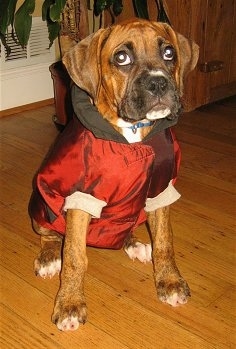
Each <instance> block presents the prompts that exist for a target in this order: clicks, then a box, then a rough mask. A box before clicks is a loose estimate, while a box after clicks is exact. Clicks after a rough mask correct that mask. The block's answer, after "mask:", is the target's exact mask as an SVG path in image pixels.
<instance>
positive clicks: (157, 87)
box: [146, 76, 168, 96]
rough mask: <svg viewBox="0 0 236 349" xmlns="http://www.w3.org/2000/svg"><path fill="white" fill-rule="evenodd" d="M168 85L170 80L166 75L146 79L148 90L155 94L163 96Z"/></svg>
mask: <svg viewBox="0 0 236 349" xmlns="http://www.w3.org/2000/svg"><path fill="white" fill-rule="evenodd" d="M167 87H168V81H167V79H166V78H165V77H164V76H149V77H148V79H147V80H146V90H147V91H148V92H149V93H150V94H152V95H153V96H163V95H164V94H165V93H166V90H167Z"/></svg>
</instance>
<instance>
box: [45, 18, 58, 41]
mask: <svg viewBox="0 0 236 349" xmlns="http://www.w3.org/2000/svg"><path fill="white" fill-rule="evenodd" d="M47 26H48V38H49V41H50V44H49V47H51V46H52V44H53V41H54V40H55V39H56V38H57V37H58V35H59V32H60V23H58V22H52V21H47Z"/></svg>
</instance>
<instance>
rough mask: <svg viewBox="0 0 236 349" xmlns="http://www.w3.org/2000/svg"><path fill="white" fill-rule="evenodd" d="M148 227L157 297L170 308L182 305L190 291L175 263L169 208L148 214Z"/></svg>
mask: <svg viewBox="0 0 236 349" xmlns="http://www.w3.org/2000/svg"><path fill="white" fill-rule="evenodd" d="M148 225H149V229H150V233H151V238H152V245H153V252H152V258H153V267H154V278H155V283H156V289H157V294H158V297H159V299H160V300H161V301H162V302H166V303H168V304H171V305H172V306H176V305H178V304H184V303H186V302H187V300H188V297H190V290H189V287H188V284H187V283H186V281H185V280H184V279H183V278H182V276H181V275H180V272H179V270H178V268H177V266H176V263H175V256H174V248H173V234H172V229H171V224H170V217H169V206H166V207H163V208H160V209H157V210H156V211H153V212H149V213H148Z"/></svg>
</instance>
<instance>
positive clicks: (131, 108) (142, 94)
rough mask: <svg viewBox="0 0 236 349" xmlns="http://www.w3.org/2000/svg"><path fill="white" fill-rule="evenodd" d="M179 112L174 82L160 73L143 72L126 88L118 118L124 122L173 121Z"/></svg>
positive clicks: (179, 107)
mask: <svg viewBox="0 0 236 349" xmlns="http://www.w3.org/2000/svg"><path fill="white" fill-rule="evenodd" d="M180 111H181V103H180V97H179V93H178V91H177V87H176V83H175V81H173V79H171V78H170V77H169V76H166V75H165V73H162V72H161V71H157V72H144V73H142V74H141V75H140V76H138V77H137V78H136V79H135V80H134V82H133V83H131V84H129V86H128V87H127V90H126V94H125V96H124V98H123V99H122V101H121V104H120V106H119V117H121V118H122V119H124V120H126V121H139V120H142V119H148V120H157V119H161V118H165V117H166V118H170V119H173V118H175V117H177V116H178V115H179V113H180Z"/></svg>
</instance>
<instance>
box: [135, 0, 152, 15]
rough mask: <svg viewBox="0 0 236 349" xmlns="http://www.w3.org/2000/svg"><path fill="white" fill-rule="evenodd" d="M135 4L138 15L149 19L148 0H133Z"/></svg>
mask: <svg viewBox="0 0 236 349" xmlns="http://www.w3.org/2000/svg"><path fill="white" fill-rule="evenodd" d="M133 6H134V11H135V14H136V16H138V17H140V18H144V19H149V14H148V6H147V0H133Z"/></svg>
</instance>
